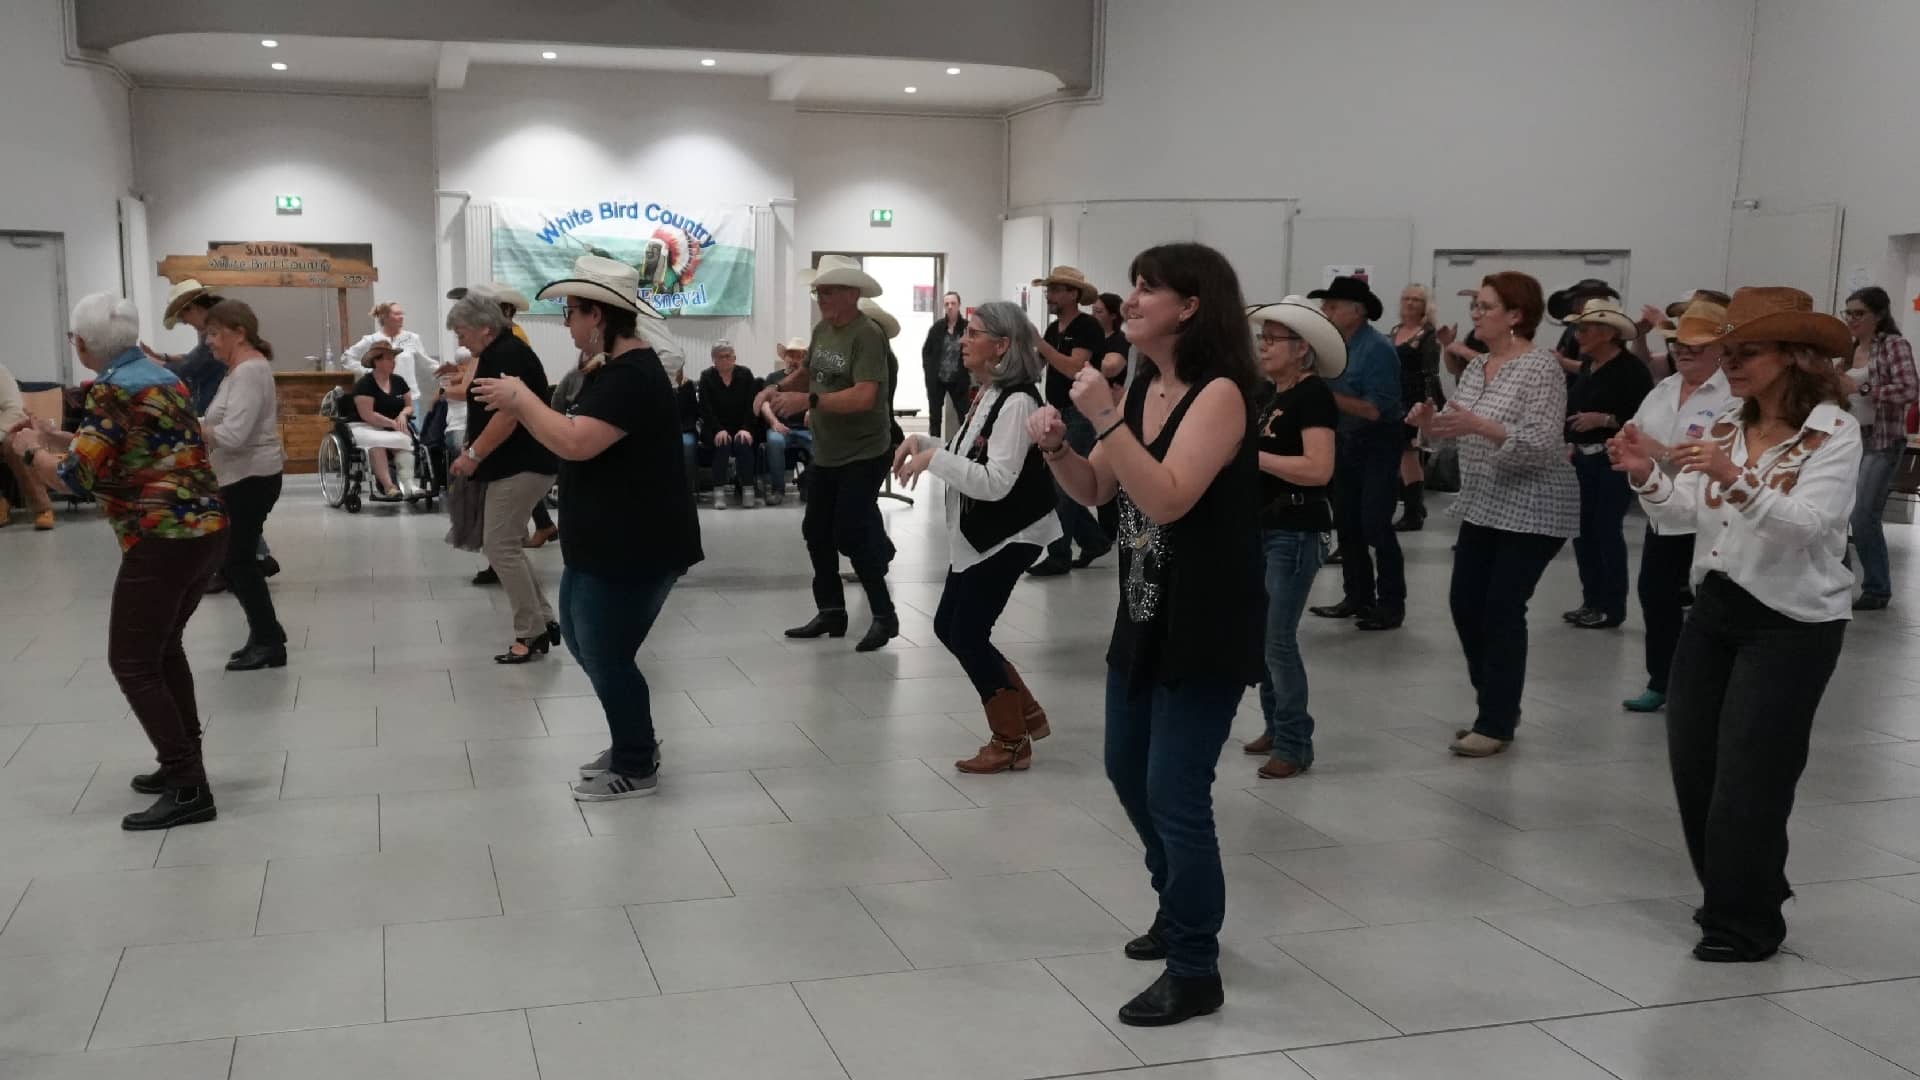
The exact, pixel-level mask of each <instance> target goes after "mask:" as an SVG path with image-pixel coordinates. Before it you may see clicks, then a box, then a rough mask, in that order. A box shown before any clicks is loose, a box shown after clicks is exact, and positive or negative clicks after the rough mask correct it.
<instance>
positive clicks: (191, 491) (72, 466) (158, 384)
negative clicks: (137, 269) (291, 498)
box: [60, 348, 227, 551]
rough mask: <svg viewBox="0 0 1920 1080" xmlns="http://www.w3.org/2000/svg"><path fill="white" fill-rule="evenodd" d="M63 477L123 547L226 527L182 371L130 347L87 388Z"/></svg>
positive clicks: (197, 419)
mask: <svg viewBox="0 0 1920 1080" xmlns="http://www.w3.org/2000/svg"><path fill="white" fill-rule="evenodd" d="M86 405H87V415H86V418H85V419H84V420H82V421H81V422H80V430H79V431H77V432H75V433H74V436H73V447H72V452H71V453H69V454H68V455H67V457H66V460H65V461H62V462H61V463H60V479H61V482H63V483H65V484H66V485H67V486H68V487H69V488H72V489H73V490H74V491H75V492H79V493H81V494H85V493H88V492H91V493H92V494H93V495H94V496H95V497H96V498H98V499H99V500H100V503H101V505H102V506H103V507H105V508H106V511H107V518H108V520H109V521H111V522H112V524H113V531H114V533H115V534H116V535H118V536H119V538H120V550H122V551H126V550H128V549H130V548H132V547H133V546H134V545H135V544H138V543H139V542H140V541H142V540H144V539H147V538H148V537H157V538H159V539H163V540H190V539H192V538H194V537H198V536H206V535H208V534H211V533H216V532H219V531H220V530H221V529H224V528H226V527H227V512H226V507H225V505H224V504H223V503H222V502H221V501H220V487H219V484H218V482H217V481H215V480H214V477H213V465H212V463H211V462H210V461H209V460H208V457H207V444H206V442H205V441H204V440H203V439H202V438H201V436H200V420H199V418H198V417H196V416H195V415H194V412H193V402H192V400H191V399H190V398H189V397H188V395H187V388H186V385H185V384H184V383H182V382H181V381H180V378H179V376H177V375H175V374H174V373H173V372H171V371H168V370H167V369H166V368H164V367H162V366H160V365H159V364H156V363H154V362H153V361H152V360H149V359H147V357H146V354H144V353H142V352H141V351H140V350H139V349H137V348H136V349H128V350H127V351H126V352H124V353H121V354H120V355H119V356H117V357H115V358H114V360H113V362H112V363H110V364H108V365H107V366H106V368H105V369H104V370H102V371H101V372H100V377H99V378H98V379H96V380H94V383H93V386H92V387H91V388H90V389H88V391H87V401H86Z"/></svg>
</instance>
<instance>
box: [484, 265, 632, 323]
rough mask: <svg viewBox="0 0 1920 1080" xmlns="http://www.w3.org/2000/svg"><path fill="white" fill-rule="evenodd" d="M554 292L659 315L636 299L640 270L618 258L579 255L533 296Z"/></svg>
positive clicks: (553, 294) (547, 297)
mask: <svg viewBox="0 0 1920 1080" xmlns="http://www.w3.org/2000/svg"><path fill="white" fill-rule="evenodd" d="M480 288H482V289H484V288H486V286H484V285H483V286H480ZM557 296H577V297H579V298H580V299H582V300H597V301H599V302H600V303H603V304H611V305H612V306H614V307H617V308H621V309H624V310H626V311H633V312H638V313H639V314H641V315H645V316H650V317H652V318H655V319H658V318H660V312H659V311H658V310H656V309H655V308H654V306H653V305H652V304H649V303H647V302H646V301H645V300H642V299H640V271H638V270H636V269H634V268H633V267H631V266H628V265H627V264H626V263H623V262H621V261H620V260H618V259H606V258H602V257H600V256H598V255H582V256H580V257H579V258H577V259H575V260H573V276H572V277H564V278H561V279H560V280H559V281H550V282H548V283H547V284H546V285H545V286H543V287H542V288H541V289H540V292H539V294H538V296H537V297H536V299H540V300H550V299H553V298H554V297H557ZM502 302H503V303H504V302H505V301H504V300H503V301H502Z"/></svg>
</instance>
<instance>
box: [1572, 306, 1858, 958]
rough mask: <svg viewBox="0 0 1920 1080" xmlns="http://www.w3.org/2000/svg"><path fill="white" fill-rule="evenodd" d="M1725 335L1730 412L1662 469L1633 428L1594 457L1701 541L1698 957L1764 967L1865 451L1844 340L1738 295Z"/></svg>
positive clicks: (1687, 644) (1826, 325) (1690, 775)
mask: <svg viewBox="0 0 1920 1080" xmlns="http://www.w3.org/2000/svg"><path fill="white" fill-rule="evenodd" d="M1725 325H1726V329H1725V332H1723V333H1722V334H1721V335H1720V336H1719V337H1718V338H1716V339H1714V342H1713V343H1714V344H1717V345H1720V346H1722V347H1724V348H1725V350H1726V355H1725V357H1724V358H1723V359H1722V360H1721V370H1722V371H1724V372H1726V375H1727V387H1728V389H1729V390H1731V391H1732V393H1733V395H1734V396H1735V397H1737V398H1741V399H1744V400H1743V403H1742V404H1741V406H1740V407H1739V408H1738V409H1736V410H1731V411H1729V412H1727V413H1725V414H1723V415H1722V417H1721V419H1720V420H1719V421H1718V422H1716V423H1715V424H1714V425H1713V427H1712V428H1710V429H1709V430H1708V432H1707V435H1706V437H1705V438H1702V439H1691V440H1688V441H1686V442H1682V443H1680V444H1678V445H1676V446H1674V447H1671V448H1669V449H1667V450H1666V452H1665V453H1664V454H1663V453H1660V452H1659V451H1658V450H1656V449H1655V448H1654V447H1653V446H1652V444H1651V443H1650V441H1649V440H1648V439H1647V437H1646V436H1645V435H1643V434H1642V433H1641V432H1640V429H1639V427H1638V426H1637V425H1633V424H1629V425H1628V426H1627V427H1626V428H1625V429H1623V430H1622V431H1621V433H1620V434H1619V435H1618V436H1617V437H1615V438H1614V439H1612V440H1611V441H1610V443H1609V444H1608V448H1607V449H1608V456H1609V457H1610V458H1611V459H1612V461H1613V467H1614V468H1616V469H1619V470H1620V471H1621V472H1624V473H1626V474H1627V479H1628V480H1629V481H1630V482H1631V483H1632V484H1633V485H1634V488H1635V489H1636V490H1637V491H1638V492H1639V494H1640V505H1641V506H1643V507H1645V508H1646V511H1647V516H1648V517H1649V518H1651V519H1653V521H1654V522H1656V523H1660V524H1668V523H1670V524H1673V525H1678V526H1685V527H1689V528H1694V529H1696V530H1698V532H1699V538H1700V539H1699V543H1698V544H1697V545H1696V546H1695V548H1694V557H1693V590H1694V603H1693V610H1692V611H1691V612H1690V613H1689V614H1688V616H1687V622H1686V626H1685V627H1684V628H1682V630H1681V631H1680V644H1679V646H1678V647H1677V648H1676V649H1675V651H1674V656H1673V675H1672V677H1671V679H1670V681H1669V683H1668V688H1667V754H1668V758H1669V763H1670V765H1671V767H1672V770H1673V789H1674V794H1675V795H1676V796H1677V797H1678V801H1679V804H1680V825H1681V829H1682V831H1683V832H1684V833H1685V834H1686V840H1687V853H1688V854H1689V855H1690V856H1692V858H1693V868H1694V872H1695V873H1696V874H1698V875H1699V878H1700V884H1701V886H1702V887H1703V889H1704V890H1705V902H1704V903H1702V904H1701V906H1700V908H1699V910H1697V911H1695V912H1694V917H1693V918H1694V922H1696V923H1698V924H1699V926H1700V930H1701V938H1700V943H1699V944H1698V945H1696V946H1694V950H1693V955H1694V956H1695V957H1696V958H1698V959H1700V960H1705V961H1710V962H1721V963H1725V962H1751V961H1756V960H1764V959H1766V958H1767V957H1769V956H1772V955H1773V954H1774V953H1775V952H1776V951H1778V949H1779V948H1780V943H1781V941H1782V940H1784V939H1785V937H1786V933H1787V924H1786V920H1785V919H1784V918H1782V917H1781V914H1780V905H1781V904H1782V903H1783V902H1785V901H1786V899H1787V898H1788V897H1790V896H1792V895H1793V890H1792V888H1791V887H1790V886H1789V885H1788V884H1787V875H1786V864H1787V818H1788V816H1789V815H1790V814H1791V813H1792V812H1793V794H1794V787H1795V785H1797V784H1798V783H1799V780H1800V772H1801V770H1802V769H1803V768H1805V767H1806V763H1807V743H1808V739H1809V737H1810V735H1811V733H1812V730H1813V716H1814V712H1815V711H1816V710H1817V709H1818V708H1819V707H1820V696H1821V694H1822V693H1824V692H1825V690H1826V686H1827V680H1828V679H1829V678H1830V677H1831V676H1832V675H1833V668H1834V664H1835V663H1836V662H1837V661H1838V660H1839V658H1840V645H1841V642H1842V640H1843V639H1844V638H1845V636H1846V629H1847V620H1848V619H1849V618H1850V617H1851V612H1850V610H1849V604H1848V600H1849V597H1850V595H1851V593H1852V586H1853V575H1852V574H1851V573H1849V572H1848V570H1847V568H1846V566H1845V565H1844V564H1843V563H1842V562H1841V559H1842V557H1843V556H1844V555H1845V553H1846V548H1847V517H1848V515H1849V514H1850V513H1851V512H1852V510H1853V502H1854V483H1855V481H1854V477H1855V474H1856V473H1858V471H1859V469H1860V445H1861V444H1860V424H1859V423H1858V422H1857V421H1856V420H1854V418H1853V417H1851V416H1849V415H1848V414H1847V409H1846V400H1847V392H1848V386H1847V384H1846V383H1845V382H1844V381H1843V380H1842V378H1841V376H1840V374H1839V372H1837V371H1835V370H1834V368H1833V363H1832V360H1831V357H1833V356H1836V355H1839V354H1842V353H1844V352H1845V351H1846V349H1847V345H1848V343H1849V341H1850V340H1851V339H1850V337H1849V335H1848V333H1847V327H1846V325H1845V324H1844V323H1842V322H1841V321H1840V320H1839V319H1836V318H1834V317H1833V316H1831V315H1824V314H1820V313H1818V312H1815V311H1814V310H1813V299H1812V298H1811V297H1809V296H1808V295H1807V294H1806V293H1803V292H1801V291H1800V290H1798V289H1787V288H1760V289H1741V290H1740V291H1739V292H1737V293H1735V294H1734V296H1733V303H1731V304H1729V305H1728V307H1727V315H1726V324H1725ZM1663 459H1664V461H1665V463H1667V464H1670V465H1671V466H1673V467H1675V468H1676V469H1677V470H1678V472H1677V474H1675V475H1669V474H1668V472H1667V470H1666V469H1663V468H1660V465H1661V464H1662V460H1663Z"/></svg>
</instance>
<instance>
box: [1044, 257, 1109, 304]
mask: <svg viewBox="0 0 1920 1080" xmlns="http://www.w3.org/2000/svg"><path fill="white" fill-rule="evenodd" d="M1033 284H1034V286H1035V287H1036V288H1038V287H1040V286H1045V285H1070V286H1072V287H1073V288H1075V289H1078V290H1080V302H1081V303H1082V304H1091V303H1093V302H1094V301H1095V300H1098V299H1099V298H1100V290H1099V289H1096V288H1094V287H1093V282H1091V281H1088V280H1087V275H1085V274H1083V273H1081V272H1080V271H1079V270H1077V269H1075V268H1073V267H1071V266H1056V267H1054V268H1053V272H1052V273H1050V274H1048V275H1047V276H1046V277H1043V278H1034V279H1033Z"/></svg>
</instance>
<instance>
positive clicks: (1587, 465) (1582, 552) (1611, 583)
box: [1573, 454, 1633, 618]
mask: <svg viewBox="0 0 1920 1080" xmlns="http://www.w3.org/2000/svg"><path fill="white" fill-rule="evenodd" d="M1573 474H1574V475H1575V476H1577V477H1579V479H1580V535H1579V536H1577V537H1575V538H1574V541H1573V557H1574V560H1575V561H1576V562H1577V563H1579V566H1580V606H1581V607H1588V608H1592V609H1593V610H1595V611H1600V612H1604V613H1606V614H1608V615H1612V616H1616V617H1619V618H1625V617H1626V614H1627V538H1626V537H1625V536H1624V535H1622V533H1621V531H1620V530H1621V529H1622V528H1624V526H1625V522H1626V519H1627V506H1628V504H1630V503H1631V502H1633V492H1632V490H1631V489H1629V488H1628V487H1627V474H1626V473H1621V472H1615V471H1614V470H1613V465H1612V464H1611V463H1609V462H1608V461H1607V455H1605V454H1575V455H1573Z"/></svg>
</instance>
